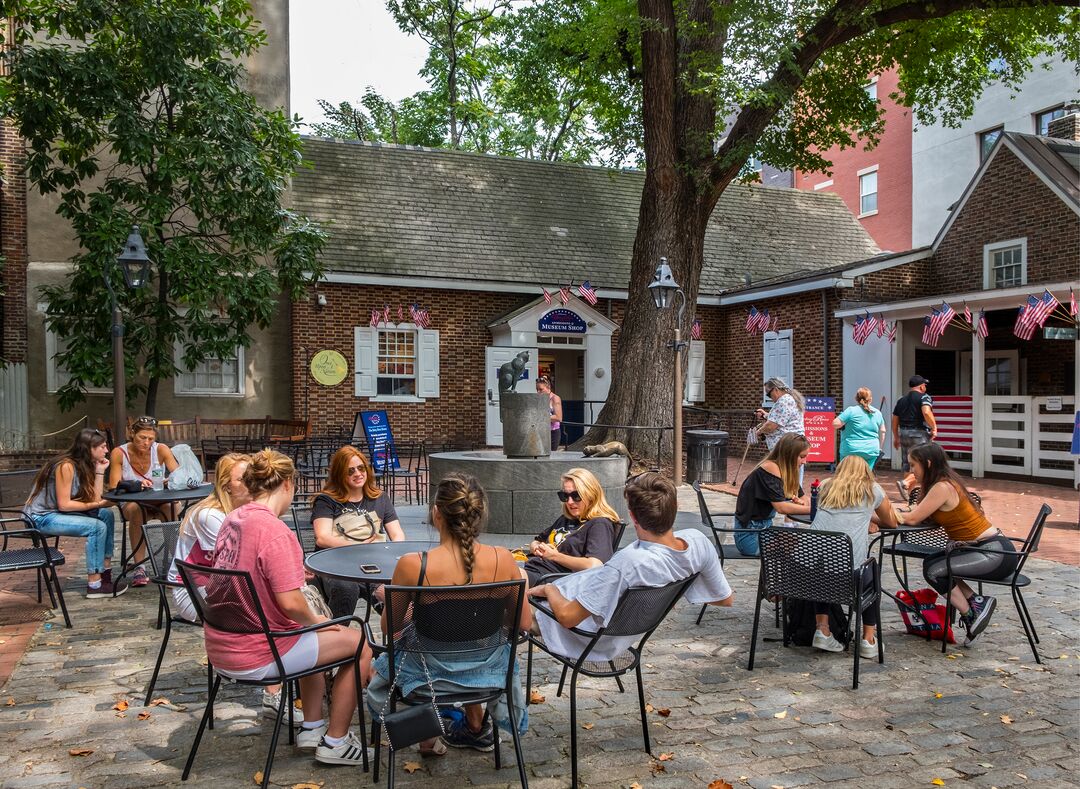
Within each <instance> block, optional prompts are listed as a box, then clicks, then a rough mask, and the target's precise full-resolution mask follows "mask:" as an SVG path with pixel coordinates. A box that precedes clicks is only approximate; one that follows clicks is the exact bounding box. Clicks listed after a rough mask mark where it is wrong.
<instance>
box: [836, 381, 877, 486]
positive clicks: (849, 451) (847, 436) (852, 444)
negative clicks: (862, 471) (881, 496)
mask: <svg viewBox="0 0 1080 789" xmlns="http://www.w3.org/2000/svg"><path fill="white" fill-rule="evenodd" d="M873 402H874V394H873V392H871V391H870V390H869V389H867V388H866V387H865V386H864V387H861V388H860V389H859V391H857V392H856V393H855V403H856V404H855V405H853V406H848V407H847V408H845V409H844V412H843V413H842V414H840V416H838V417H836V419H834V420H833V427H835V428H837V429H838V430H840V460H843V459H844V458H845V457H847V456H848V455H858V456H859V457H861V458H862V459H863V460H865V461H866V463H867V465H868V466H870V468H871V469H873V468H874V463H876V462H877V459H878V456H880V455H881V448H882V447H883V446H885V417H883V416H882V415H881V412H880V411H878V410H877V409H876V408H874V406H873Z"/></svg>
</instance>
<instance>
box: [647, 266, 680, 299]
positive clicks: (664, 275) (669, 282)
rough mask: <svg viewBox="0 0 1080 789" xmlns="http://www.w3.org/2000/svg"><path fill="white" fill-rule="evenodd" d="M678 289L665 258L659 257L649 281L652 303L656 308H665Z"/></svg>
mask: <svg viewBox="0 0 1080 789" xmlns="http://www.w3.org/2000/svg"><path fill="white" fill-rule="evenodd" d="M678 290H679V285H678V283H677V282H675V277H674V276H672V274H671V267H670V266H668V262H667V258H660V265H659V266H657V267H656V271H655V272H654V273H653V281H652V282H650V283H649V292H650V293H652V297H653V304H655V305H656V309H658V310H664V309H667V308H668V306H670V305H671V302H672V300H673V299H674V298H675V294H676V293H677V292H678Z"/></svg>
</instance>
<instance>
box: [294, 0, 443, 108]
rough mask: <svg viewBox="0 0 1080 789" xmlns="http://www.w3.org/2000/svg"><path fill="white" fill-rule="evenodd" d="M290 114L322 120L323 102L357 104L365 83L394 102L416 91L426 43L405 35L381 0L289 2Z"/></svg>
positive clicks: (419, 84) (309, 0)
mask: <svg viewBox="0 0 1080 789" xmlns="http://www.w3.org/2000/svg"><path fill="white" fill-rule="evenodd" d="M289 26H290V36H289V49H290V51H289V60H290V71H291V72H292V73H291V80H292V112H293V113H294V114H297V115H300V117H301V118H303V119H304V121H306V122H309V123H310V122H313V121H320V120H323V114H322V112H321V111H320V110H319V105H318V104H317V100H318V99H326V100H327V101H329V102H331V103H332V104H337V103H338V102H340V101H351V102H354V103H355V102H357V101H358V100H359V99H360V97H361V96H363V95H364V88H365V87H366V86H368V85H371V86H372V87H374V88H375V90H376V91H378V92H379V93H380V94H382V95H383V96H384V97H385V98H387V99H391V100H393V101H397V100H399V99H402V98H404V97H405V96H409V95H411V94H413V93H415V92H416V91H418V90H422V89H423V88H425V87H426V83H425V82H424V81H423V79H421V78H420V77H419V76H418V72H419V71H420V68H421V66H423V65H424V59H425V58H426V57H427V45H426V44H425V43H424V42H423V41H421V40H420V39H419V38H417V37H415V36H411V37H410V36H406V35H405V34H404V33H402V32H401V31H400V30H399V29H398V26H397V24H396V23H395V22H394V19H393V17H391V16H390V14H389V13H388V12H387V10H386V6H385V5H384V4H383V2H382V0H289Z"/></svg>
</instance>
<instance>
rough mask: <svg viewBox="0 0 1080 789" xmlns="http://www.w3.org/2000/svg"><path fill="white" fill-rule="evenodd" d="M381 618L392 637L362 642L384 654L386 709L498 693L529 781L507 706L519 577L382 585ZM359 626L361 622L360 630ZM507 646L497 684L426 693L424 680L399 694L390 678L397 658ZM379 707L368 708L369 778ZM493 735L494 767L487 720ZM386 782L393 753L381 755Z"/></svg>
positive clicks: (521, 774) (478, 652)
mask: <svg viewBox="0 0 1080 789" xmlns="http://www.w3.org/2000/svg"><path fill="white" fill-rule="evenodd" d="M385 599H386V621H387V623H388V630H389V631H390V632H392V633H394V634H395V635H396V637H394V638H390V639H388V641H387V644H386V645H385V646H378V645H376V644H375V641H374V639H372V637H371V631H370V630H368V631H367V632H368V641H369V642H370V643H371V645H372V649H373V650H374V651H375V653H376V654H379V653H382V652H386V655H387V666H388V667H389V671H390V675H389V680H390V687H391V688H393V689H394V690H393V693H391V694H390V696H389V699H388V702H387V712H388V713H392V712H394V711H395V710H396V709H397V706H398V704H405V705H407V706H416V705H419V704H432V703H434V704H435V705H436V706H451V705H453V706H455V707H457V706H463V705H466V704H486V703H488V702H492V701H495V700H496V699H498V698H499V697H501V696H505V699H506V706H507V709H508V710H509V712H510V724H511V725H510V729H511V731H510V735H511V737H512V738H513V741H514V755H515V756H516V758H517V767H518V778H519V779H520V781H521V786H522V787H523V789H527V787H528V785H529V779H528V777H527V776H526V774H525V760H524V756H523V754H522V752H521V739H520V736H519V734H518V730H517V726H516V725H515V722H516V720H517V714H516V711H515V710H514V694H513V686H514V664H515V656H516V653H517V633H518V630H519V627H518V623H519V622H520V621H521V611H522V606H523V604H524V600H525V581H524V579H521V580H517V581H501V582H498V583H487V584H467V585H464V586H387V587H386V598H385ZM366 627H367V625H365V628H366ZM504 648H505V649H507V650H508V654H509V659H508V660H507V666H506V680H505V682H504V683H503V685H502V686H500V687H493V688H478V689H475V690H472V691H469V692H468V693H445V692H440V691H439V690H438V688H436V689H435V695H434V697H433V696H432V693H431V690H430V689H429V688H428V687H427V686H421V687H419V688H417V689H416V690H414V691H413V692H412V693H410V694H409V695H407V696H403V695H402V694H401V689H400V686H399V685H398V684H397V682H396V680H395V677H396V668H397V667H398V666H399V665H401V662H402V661H404V660H415V661H419V660H421V657H420V656H421V654H423V655H433V656H437V657H438V658H439V659H440V660H442V661H443V662H452V661H453V660H454V659H455V658H458V657H464V658H470V657H471V658H472V659H476V658H477V657H479V656H483V655H489V654H490V653H491V652H493V651H494V650H497V649H504ZM381 720H382V713H381V712H379V713H374V712H373V713H372V717H371V741H372V743H373V744H374V745H375V770H374V774H373V776H372V780H373V781H375V782H376V783H378V781H379V752H380V748H381V744H380V737H379V730H380V728H381V726H382V724H381ZM492 725H493V727H494V731H493V734H494V739H495V768H496V769H501V768H502V757H501V754H500V751H499V726H498V723H497V722H496V721H494V720H492ZM386 771H387V776H386V785H387V787H388V789H392V787H393V785H394V751H393V749H391V750H390V753H389V757H388V759H387V769H386Z"/></svg>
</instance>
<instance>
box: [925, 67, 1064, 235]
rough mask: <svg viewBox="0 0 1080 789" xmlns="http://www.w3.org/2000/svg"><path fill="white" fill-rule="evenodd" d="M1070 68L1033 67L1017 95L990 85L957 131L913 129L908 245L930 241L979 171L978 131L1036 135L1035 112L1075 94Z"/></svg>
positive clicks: (949, 129) (939, 127)
mask: <svg viewBox="0 0 1080 789" xmlns="http://www.w3.org/2000/svg"><path fill="white" fill-rule="evenodd" d="M1074 68H1075V64H1073V63H1066V62H1064V61H1062V60H1061V59H1060V58H1044V59H1042V60H1041V61H1039V62H1037V63H1036V64H1035V67H1034V68H1033V69H1032V71H1031V73H1030V74H1029V75H1028V77H1027V79H1025V80H1024V82H1023V83H1022V85H1021V86H1020V90H1019V91H1012V90H1010V89H1009V88H1006V87H1004V86H1002V85H991V86H989V87H987V89H986V90H985V91H984V92H983V94H982V96H981V97H980V98H979V100H978V101H977V102H976V104H975V112H974V113H973V114H972V116H971V117H970V118H968V119H967V120H965V121H963V122H962V123H961V124H960V126H958V127H957V128H955V129H954V128H949V127H947V126H944V125H942V124H934V125H932V126H918V127H916V129H915V134H914V136H913V142H912V148H911V172H912V181H913V189H912V202H913V211H912V220H911V221H912V225H911V240H912V246H916V247H918V246H923V245H925V244H929V243H930V242H931V241H933V240H934V236H935V235H936V234H937V232H938V230H940V229H941V226H942V224H944V222H945V220H946V219H947V218H948V208H949V206H950V205H952V204H953V203H955V202H956V200H957V199H959V197H960V195H961V193H962V192H963V191H964V187H966V186H967V184H968V181H970V180H971V177H972V176H973V175H974V174H975V171H976V170H977V169H978V167H979V136H978V135H979V132H981V131H985V130H987V129H992V128H994V127H995V126H1002V125H1003V126H1004V127H1005V130H1006V131H1018V132H1024V133H1025V134H1034V133H1035V113H1038V112H1041V111H1042V110H1045V109H1047V108H1049V107H1053V106H1055V105H1058V104H1061V103H1063V102H1068V101H1069V100H1070V99H1075V98H1076V97H1077V95H1078V94H1080V87H1078V84H1077V79H1076V73H1075V71H1074Z"/></svg>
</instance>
